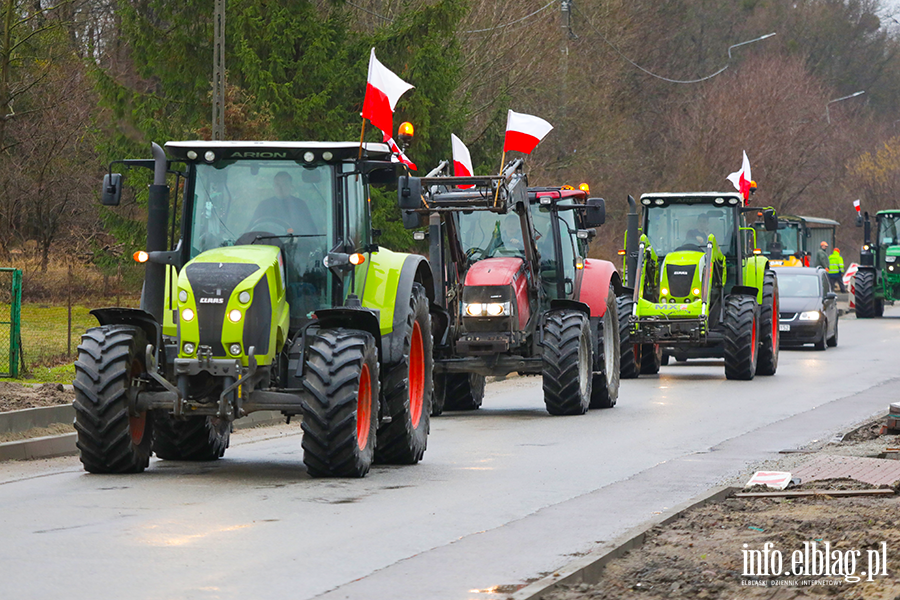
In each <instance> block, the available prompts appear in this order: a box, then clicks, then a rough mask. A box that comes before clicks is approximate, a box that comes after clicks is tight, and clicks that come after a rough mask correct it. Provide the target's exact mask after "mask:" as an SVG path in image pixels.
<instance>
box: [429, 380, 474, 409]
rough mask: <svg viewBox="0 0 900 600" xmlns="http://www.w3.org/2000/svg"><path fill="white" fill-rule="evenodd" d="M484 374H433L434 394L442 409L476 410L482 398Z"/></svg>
mask: <svg viewBox="0 0 900 600" xmlns="http://www.w3.org/2000/svg"><path fill="white" fill-rule="evenodd" d="M484 384H485V380H484V375H479V374H477V373H439V374H437V375H435V376H434V395H435V397H436V398H440V399H441V400H440V402H441V403H442V405H443V407H444V410H477V409H478V407H480V406H481V402H482V401H483V400H484Z"/></svg>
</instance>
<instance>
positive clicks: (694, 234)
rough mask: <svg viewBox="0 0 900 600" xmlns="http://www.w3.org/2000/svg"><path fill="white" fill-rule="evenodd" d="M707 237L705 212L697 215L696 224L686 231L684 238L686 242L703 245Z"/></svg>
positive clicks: (707, 223) (707, 221)
mask: <svg viewBox="0 0 900 600" xmlns="http://www.w3.org/2000/svg"><path fill="white" fill-rule="evenodd" d="M708 239H709V215H707V214H706V213H703V214H701V215H700V216H699V217H697V226H696V227H695V228H694V229H691V230H690V231H688V232H687V236H686V238H685V240H684V242H685V243H686V244H695V245H697V246H705V245H706V241H707V240H708Z"/></svg>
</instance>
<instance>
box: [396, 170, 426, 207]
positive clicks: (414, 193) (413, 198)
mask: <svg viewBox="0 0 900 600" xmlns="http://www.w3.org/2000/svg"><path fill="white" fill-rule="evenodd" d="M397 204H399V205H400V208H401V209H404V208H405V209H407V210H415V209H417V208H422V180H421V179H419V178H418V177H410V176H409V175H402V176H401V177H400V178H399V179H398V180H397Z"/></svg>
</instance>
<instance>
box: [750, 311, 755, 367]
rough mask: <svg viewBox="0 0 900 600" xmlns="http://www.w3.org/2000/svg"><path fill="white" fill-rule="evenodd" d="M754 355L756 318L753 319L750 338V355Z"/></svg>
mask: <svg viewBox="0 0 900 600" xmlns="http://www.w3.org/2000/svg"><path fill="white" fill-rule="evenodd" d="M754 356H756V319H753V336H752V337H751V338H750V357H751V359H752V358H753V357H754Z"/></svg>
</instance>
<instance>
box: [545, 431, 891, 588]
mask: <svg viewBox="0 0 900 600" xmlns="http://www.w3.org/2000/svg"><path fill="white" fill-rule="evenodd" d="M883 422H884V421H883V420H880V421H878V422H873V423H871V424H869V425H867V426H864V427H862V428H860V429H859V430H857V431H854V432H853V433H852V434H850V435H847V436H844V438H843V440H842V441H840V442H839V443H834V442H832V443H829V444H825V445H822V446H821V447H819V448H818V449H817V450H816V452H815V453H819V452H824V453H832V454H844V455H857V456H873V452H877V451H878V449H879V448H881V449H884V448H886V447H896V446H900V438H898V436H893V435H892V436H879V430H880V428H881V423H883ZM815 453H810V454H805V455H804V456H802V458H801V457H791V458H790V459H789V460H793V461H794V462H795V464H796V463H797V462H798V461H805V460H807V459H810V458H813V457H814V456H815ZM777 466H778V465H771V466H770V467H767V468H772V467H777ZM780 470H787V471H790V468H789V466H788V468H782V469H780ZM744 481H746V479H745V480H744ZM897 485H898V484H895V485H894V488H893V489H894V490H895V491H896V490H897ZM872 488H873V486H870V485H868V484H865V483H861V482H858V481H853V480H846V479H838V480H827V481H812V482H808V483H806V484H802V485H800V486H796V487H793V488H791V489H802V490H819V491H827V490H838V489H843V490H847V489H851V490H853V489H872ZM763 489H764V488H763ZM747 491H761V490H760V489H759V488H757V489H753V490H747ZM813 542H815V544H816V546H815V550H818V551H820V552H821V551H822V550H824V544H825V543H826V542H827V543H828V544H829V548H828V549H829V553H830V554H831V555H832V556H831V558H832V560H831V561H830V562H831V565H830V568H831V571H830V572H828V573H826V572H824V571H821V573H822V574H819V575H817V574H816V573H817V572H820V571H817V566H816V565H815V564H812V562H811V560H812V552H811V551H812V550H813V546H812V543H813ZM766 543H771V544H772V545H771V546H769V553H768V554H767V555H763V554H761V553H760V554H753V555H751V554H750V551H760V552H761V551H763V550H764V549H765V544H766ZM745 545H746V546H745ZM775 551H778V552H779V553H780V555H779V556H780V557H781V560H782V562H781V570H780V572H781V573H782V574H780V575H774V574H773V573H774V572H775V570H774V567H777V566H778V563H777V558H775V557H776V554H775ZM797 551H799V553H797ZM807 551H810V552H809V553H808V554H807ZM870 551H871V553H870ZM856 552H859V554H856ZM751 556H753V557H754V559H758V558H760V557H763V556H765V557H768V559H769V560H768V561H766V562H769V565H770V568H769V571H768V573H769V574H768V575H765V574H762V573H764V571H762V570H761V569H751V568H750V567H749V560H750V557H751ZM807 556H809V558H807ZM876 556H878V557H879V561H881V562H886V563H887V566H886V568H885V567H884V565H883V564H882V565H879V566H880V567H881V568H880V569H879V570H878V573H879V574H878V575H874V576H870V575H868V573H869V572H870V571H871V570H872V569H871V567H870V566H869V563H870V562H871V564H872V566H875V563H876V558H875V557H876ZM884 556H886V561H884V560H883V559H882V557H884ZM794 558H796V559H797V560H798V562H797V564H796V566H795V565H794V563H793V562H792V561H793V559H794ZM837 559H840V560H839V561H837V564H835V561H836V560H837ZM772 561H774V564H773V563H772ZM806 567H808V568H809V571H808V574H807V571H806V570H805V568H806ZM795 569H799V571H800V573H801V574H800V575H799V576H798V575H795V574H794V572H795ZM785 571H787V573H785ZM862 572H866V573H867V574H866V575H862ZM885 572H886V573H887V575H884V574H883V573H885ZM857 577H859V580H858V581H855V579H856V578H857ZM870 578H871V581H870ZM619 598H640V599H646V600H663V599H665V600H689V599H690V600H693V599H695V598H715V599H722V600H732V599H743V598H765V599H768V600H794V599H800V598H849V599H861V600H863V599H864V600H878V599H885V600H900V496H897V495H888V496H877V497H876V496H857V497H837V496H829V495H827V494H826V495H821V496H815V497H807V498H794V499H770V498H766V499H763V498H752V499H744V498H734V497H732V498H728V499H726V500H723V501H721V502H717V503H711V504H707V505H705V506H701V507H697V508H695V509H692V510H690V511H687V512H685V513H683V514H682V515H681V516H680V517H679V518H678V519H676V520H675V521H673V522H671V523H670V524H668V525H664V526H659V527H655V528H654V529H652V530H651V531H650V532H649V535H648V539H647V540H646V542H645V543H644V545H643V546H641V547H640V548H638V549H636V550H633V551H631V552H629V553H628V554H626V555H625V556H623V557H622V558H619V559H617V560H614V561H613V562H611V563H609V565H608V566H607V567H606V569H605V570H604V571H603V574H602V578H601V580H600V581H599V582H598V583H596V584H577V585H571V586H560V587H557V588H556V589H554V590H552V591H550V592H548V593H547V594H545V595H543V596H542V599H543V600H589V599H590V600H601V599H603V600H607V599H608V600H612V599H619Z"/></svg>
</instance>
